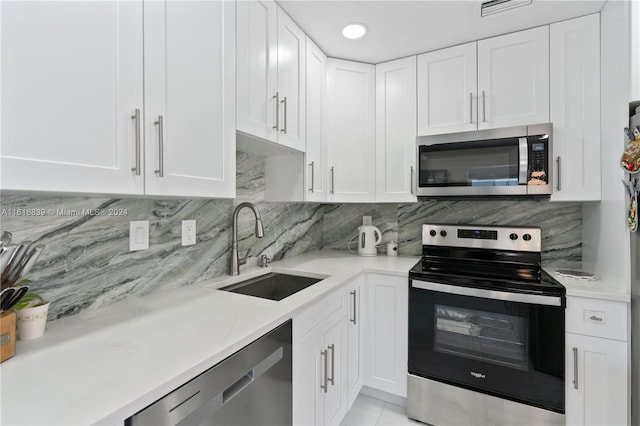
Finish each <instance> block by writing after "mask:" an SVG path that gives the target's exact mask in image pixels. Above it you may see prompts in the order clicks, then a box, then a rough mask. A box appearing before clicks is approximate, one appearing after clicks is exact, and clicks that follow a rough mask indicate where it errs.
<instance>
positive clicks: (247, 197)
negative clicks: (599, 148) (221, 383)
mask: <svg viewBox="0 0 640 426" xmlns="http://www.w3.org/2000/svg"><path fill="white" fill-rule="evenodd" d="M236 173H237V176H236V180H237V182H236V184H237V196H236V198H235V199H233V200H226V199H149V198H121V199H120V198H100V197H59V196H47V195H2V196H1V197H0V209H1V210H2V211H4V212H9V211H11V210H13V209H25V208H30V209H54V210H55V211H56V214H50V215H46V216H15V215H11V214H3V215H1V216H0V229H1V230H7V231H10V232H12V233H13V235H14V241H18V242H20V241H26V240H31V241H34V242H35V243H37V244H45V245H46V246H47V247H46V249H45V251H44V252H43V254H42V256H41V257H40V259H39V260H38V262H37V264H36V266H35V267H34V268H33V270H32V271H31V272H30V273H29V274H28V277H27V278H29V279H31V280H33V289H34V291H37V292H39V293H41V294H42V295H43V296H44V297H45V298H46V299H48V300H50V301H51V305H50V309H49V320H55V319H58V318H61V317H65V316H69V315H74V314H77V313H78V312H80V311H82V310H85V309H95V308H98V307H101V306H106V305H110V304H112V303H115V302H117V301H119V300H123V299H125V298H128V297H131V296H143V295H147V294H150V293H152V292H155V291H159V290H162V289H166V288H171V287H180V286H186V285H190V284H193V283H195V282H197V281H202V280H206V279H210V278H213V277H216V276H219V275H224V274H227V273H228V269H229V263H230V256H231V250H230V246H231V232H232V226H231V220H232V213H233V209H234V207H235V206H236V205H238V204H239V203H241V202H244V201H250V202H252V203H254V204H255V205H256V206H257V207H258V209H259V210H260V212H261V215H262V218H263V223H264V226H265V236H264V238H262V239H256V238H255V237H254V236H253V230H254V219H253V214H252V213H251V212H250V211H249V210H248V209H244V210H243V211H242V212H241V213H240V215H239V227H238V228H239V231H238V237H239V251H240V256H241V257H244V256H246V252H247V250H248V249H249V248H251V259H250V260H249V261H250V262H256V261H257V258H258V257H259V256H260V255H261V254H266V255H268V256H269V257H270V258H271V259H274V260H279V259H282V258H284V257H289V256H294V255H297V254H302V253H305V252H308V251H313V250H317V249H321V248H334V249H340V250H347V243H348V241H349V240H350V239H351V238H352V237H353V236H354V235H355V234H356V228H357V227H358V226H359V225H360V224H361V223H362V216H363V215H370V216H372V218H373V223H374V225H376V226H378V227H379V228H380V230H381V231H382V233H383V243H386V242H388V241H391V240H393V241H397V242H398V243H399V249H400V254H404V255H419V254H420V235H421V234H420V226H421V225H422V224H423V223H465V224H467V223H469V224H470V223H473V224H490V225H494V224H502V225H536V226H540V227H541V228H542V235H543V262H544V263H545V264H547V265H553V266H557V267H580V263H581V239H582V205H581V204H580V203H550V202H548V201H544V200H522V201H513V200H509V201H507V200H505V201H502V200H501V201H493V200H491V201H427V202H419V203H413V204H326V205H323V204H311V203H268V202H265V201H264V160H263V159H262V158H261V157H257V156H254V155H250V154H246V153H242V152H238V153H237V164H236ZM96 208H99V209H107V208H108V209H114V210H119V211H122V213H123V214H122V215H116V216H89V215H82V214H77V213H78V212H82V210H83V209H85V210H88V209H96ZM185 219H195V220H196V222H197V225H196V228H197V244H196V245H193V246H187V247H183V246H181V238H180V234H181V221H182V220H185ZM132 220H148V221H149V249H147V250H141V251H135V252H130V251H129V222H130V221H132ZM352 247H354V248H355V241H354V242H352ZM382 249H384V247H381V250H380V252H381V253H383V252H384V250H382Z"/></svg>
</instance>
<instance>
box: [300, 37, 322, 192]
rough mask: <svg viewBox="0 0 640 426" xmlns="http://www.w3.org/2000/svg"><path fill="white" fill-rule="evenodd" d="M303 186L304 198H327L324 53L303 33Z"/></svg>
mask: <svg viewBox="0 0 640 426" xmlns="http://www.w3.org/2000/svg"><path fill="white" fill-rule="evenodd" d="M306 56H307V63H306V87H307V90H306V99H305V100H306V105H307V108H306V133H307V135H306V141H307V149H306V151H305V156H306V161H305V164H306V175H305V176H306V180H305V181H306V185H305V187H306V190H305V193H306V195H305V199H306V200H307V201H326V200H327V57H326V56H325V54H324V53H323V52H322V51H321V50H320V49H319V48H318V46H316V45H315V44H314V43H313V41H311V39H310V38H308V37H307V52H306Z"/></svg>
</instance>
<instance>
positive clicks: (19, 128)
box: [0, 1, 144, 194]
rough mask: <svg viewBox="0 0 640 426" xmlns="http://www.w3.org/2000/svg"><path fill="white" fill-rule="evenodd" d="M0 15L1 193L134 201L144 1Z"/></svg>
mask: <svg viewBox="0 0 640 426" xmlns="http://www.w3.org/2000/svg"><path fill="white" fill-rule="evenodd" d="M0 8H1V11H0V14H1V28H2V40H1V43H2V45H1V51H2V53H1V55H2V56H1V64H2V65H1V75H2V80H1V85H2V115H1V120H2V133H1V138H2V148H1V151H0V157H1V166H2V176H1V182H2V183H1V188H2V189H11V190H37V191H56V192H91V193H105V194H108V193H112V194H113V193H117V194H141V193H142V191H143V185H144V177H143V176H142V174H140V175H136V173H135V172H133V171H132V168H133V167H135V164H136V157H135V153H136V149H135V140H136V122H135V120H132V118H131V116H132V115H134V114H135V111H136V109H137V110H140V111H142V108H143V98H142V96H143V91H142V84H143V83H142V67H143V58H142V21H143V17H142V2H141V1H130V2H76V1H66V2H19V1H15V2H1V3H0ZM141 119H142V116H141ZM141 136H142V135H141V134H140V137H141ZM142 154H143V153H142V152H140V157H138V158H142V157H141V156H142Z"/></svg>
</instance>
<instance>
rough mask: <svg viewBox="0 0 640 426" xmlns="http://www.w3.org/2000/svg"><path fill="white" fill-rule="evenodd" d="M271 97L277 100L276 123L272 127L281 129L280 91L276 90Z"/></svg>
mask: <svg viewBox="0 0 640 426" xmlns="http://www.w3.org/2000/svg"><path fill="white" fill-rule="evenodd" d="M271 99H275V100H276V124H275V126H273V127H272V128H273V129H276V130H280V93H279V92H276V94H275V95H273V97H272V98H271Z"/></svg>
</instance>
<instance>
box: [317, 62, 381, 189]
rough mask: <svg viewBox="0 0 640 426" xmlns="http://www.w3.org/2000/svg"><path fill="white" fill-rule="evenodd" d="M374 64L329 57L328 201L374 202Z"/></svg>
mask: <svg viewBox="0 0 640 426" xmlns="http://www.w3.org/2000/svg"><path fill="white" fill-rule="evenodd" d="M375 90H376V82H375V66H374V65H368V64H363V63H359V62H351V61H343V60H339V59H329V60H328V67H327V100H328V114H327V118H328V123H327V124H328V138H327V166H328V173H329V174H328V180H329V181H328V184H327V185H328V190H329V195H328V201H334V202H370V201H375V183H376V182H375V176H376V175H375V149H376V147H375V115H376V112H375V107H376V102H375V99H376V93H375Z"/></svg>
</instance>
